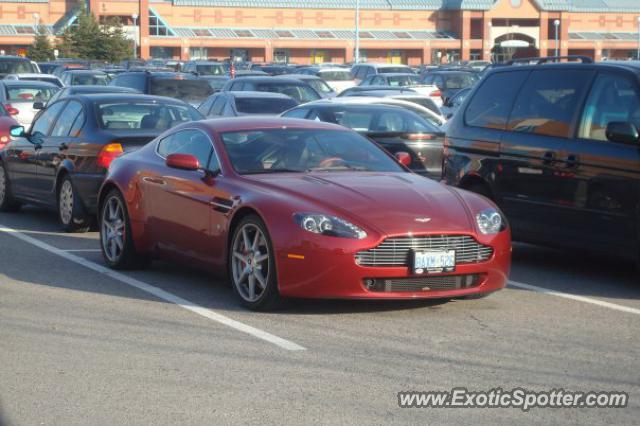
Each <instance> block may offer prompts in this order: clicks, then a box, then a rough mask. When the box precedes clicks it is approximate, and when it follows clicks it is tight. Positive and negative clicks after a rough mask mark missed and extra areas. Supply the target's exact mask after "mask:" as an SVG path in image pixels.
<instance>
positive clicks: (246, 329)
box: [0, 224, 306, 351]
mask: <svg viewBox="0 0 640 426" xmlns="http://www.w3.org/2000/svg"><path fill="white" fill-rule="evenodd" d="M0 232H5V233H7V234H9V235H12V236H14V237H16V238H18V239H20V240H22V241H24V242H26V243H29V244H31V245H34V246H36V247H39V248H41V249H43V250H46V251H48V252H49V253H52V254H55V255H57V256H60V257H63V258H65V259H67V260H69V261H71V262H74V263H77V264H78V265H82V266H84V267H85V268H89V269H91V270H93V271H95V272H98V273H100V274H103V275H106V276H108V277H110V278H113V279H114V280H117V281H120V282H121V283H123V284H127V285H129V286H131V287H135V288H137V289H139V290H142V291H144V292H146V293H149V294H152V295H154V296H155V297H157V298H159V299H162V300H165V301H167V302H171V303H175V304H176V305H178V306H180V307H182V308H184V309H187V310H189V311H191V312H194V313H196V314H198V315H200V316H203V317H205V318H208V319H210V320H213V321H215V322H218V323H220V324H223V325H226V326H227V327H231V328H233V329H235V330H238V331H242V332H243V333H247V334H249V335H251V336H253V337H256V338H258V339H262V340H264V341H266V342H269V343H272V344H274V345H276V346H279V347H281V348H283V349H286V350H288V351H304V350H306V348H305V347H304V346H300V345H298V344H296V343H294V342H291V341H289V340H286V339H283V338H281V337H278V336H275V335H273V334H271V333H268V332H266V331H263V330H260V329H258V328H255V327H252V326H250V325H247V324H244V323H242V322H239V321H236V320H233V319H231V318H229V317H227V316H224V315H222V314H219V313H218V312H216V311H214V310H212V309H209V308H205V307H203V306H199V305H196V304H195V303H193V302H190V301H188V300H186V299H183V298H181V297H179V296H176V295H175V294H172V293H169V292H168V291H165V290H162V289H161V288H158V287H155V286H152V285H151V284H147V283H146V282H144V281H140V280H137V279H135V278H131V277H129V276H127V275H125V274H122V273H120V272H117V271H114V270H111V269H109V268H107V267H105V266H102V265H98V264H97V263H94V262H91V261H89V260H87V259H84V258H82V257H80V256H76V255H74V254H71V253H69V252H68V251H65V250H61V249H59V248H57V247H54V246H51V245H49V244H47V243H44V242H42V241H40V240H38V239H36V238H33V237H30V236H28V235H25V234H23V233H22V232H20V231H18V230H16V229H13V228H9V227H6V226H4V225H2V224H0Z"/></svg>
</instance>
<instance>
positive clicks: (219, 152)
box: [99, 118, 511, 309]
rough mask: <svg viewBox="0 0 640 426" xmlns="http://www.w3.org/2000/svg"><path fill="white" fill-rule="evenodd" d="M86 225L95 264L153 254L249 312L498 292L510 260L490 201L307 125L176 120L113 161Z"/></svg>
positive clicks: (369, 145) (353, 136)
mask: <svg viewBox="0 0 640 426" xmlns="http://www.w3.org/2000/svg"><path fill="white" fill-rule="evenodd" d="M397 155H398V157H399V158H403V159H407V154H406V153H399V154H397ZM99 220H100V233H101V236H100V237H101V247H102V252H103V255H104V259H105V261H106V263H107V264H108V265H109V266H111V267H113V268H127V267H132V266H135V265H140V264H144V263H146V262H147V261H148V260H149V259H150V258H152V257H156V256H157V257H168V258H170V259H177V260H182V261H188V262H190V263H192V264H195V265H201V266H204V267H205V268H207V269H208V270H212V269H213V270H215V271H217V272H220V273H224V272H227V273H228V276H229V277H230V280H231V282H232V284H233V287H234V289H235V291H236V292H237V294H238V295H239V296H240V298H241V300H242V302H243V303H244V304H245V305H246V306H248V307H249V308H252V309H268V308H272V307H274V306H275V305H276V304H277V303H278V302H279V300H280V299H281V298H282V297H305V298H354V299H358V298H367V299H416V298H450V297H458V296H476V297H477V296H481V295H485V294H488V293H490V292H493V291H496V290H499V289H501V288H503V287H504V285H505V283H506V280H507V275H508V272H509V266H510V258H511V242H510V241H511V239H510V231H509V229H508V226H507V223H506V222H505V220H504V219H503V217H502V214H501V212H500V211H499V210H498V209H497V208H496V206H495V205H494V204H493V203H492V202H491V201H489V200H488V199H486V198H484V197H482V196H479V195H476V194H473V193H471V192H466V191H463V190H459V189H456V188H452V187H448V186H445V185H442V184H440V183H437V182H435V181H432V180H429V179H426V178H423V177H421V176H419V175H417V174H414V173H411V172H410V171H408V169H407V168H406V167H404V166H403V165H401V164H400V163H399V162H398V161H396V159H394V158H393V157H392V156H391V155H390V154H388V153H386V152H385V151H384V150H382V149H381V148H379V147H378V146H377V145H376V144H375V143H373V142H371V141H369V140H368V139H366V138H365V137H363V136H361V135H359V134H357V133H356V132H353V131H351V130H347V129H345V128H343V127H339V126H337V125H333V124H328V123H320V122H313V121H309V120H296V119H282V118H272V119H270V118H235V119H228V120H209V121H201V122H192V123H186V124H183V125H179V126H177V127H175V128H173V129H171V130H169V131H167V132H165V133H164V134H163V135H161V136H160V137H158V138H157V139H155V140H154V141H152V142H150V143H149V144H147V145H145V146H144V147H143V148H141V149H140V150H138V151H135V152H132V153H130V154H126V155H124V156H122V157H121V158H118V159H117V160H115V161H114V162H113V164H112V165H111V167H110V169H109V172H108V175H107V179H106V181H105V183H104V185H103V187H102V189H101V191H100V197H99Z"/></svg>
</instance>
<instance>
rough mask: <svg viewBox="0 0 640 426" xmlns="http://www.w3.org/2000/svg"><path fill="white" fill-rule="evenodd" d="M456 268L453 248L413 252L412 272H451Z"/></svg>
mask: <svg viewBox="0 0 640 426" xmlns="http://www.w3.org/2000/svg"><path fill="white" fill-rule="evenodd" d="M455 268H456V251H455V250H437V251H436V250H433V251H414V252H413V272H414V273H416V274H422V273H424V272H429V273H438V272H453V270H454V269H455Z"/></svg>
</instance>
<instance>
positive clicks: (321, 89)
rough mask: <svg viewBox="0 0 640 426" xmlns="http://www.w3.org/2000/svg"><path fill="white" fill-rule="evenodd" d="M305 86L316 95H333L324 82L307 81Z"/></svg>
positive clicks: (329, 87)
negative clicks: (310, 88)
mask: <svg viewBox="0 0 640 426" xmlns="http://www.w3.org/2000/svg"><path fill="white" fill-rule="evenodd" d="M307 84H308V85H309V86H311V87H312V88H313V89H314V90H315V91H316V92H318V93H325V94H327V93H333V89H332V88H331V86H329V85H328V84H327V83H326V82H325V81H324V80H307Z"/></svg>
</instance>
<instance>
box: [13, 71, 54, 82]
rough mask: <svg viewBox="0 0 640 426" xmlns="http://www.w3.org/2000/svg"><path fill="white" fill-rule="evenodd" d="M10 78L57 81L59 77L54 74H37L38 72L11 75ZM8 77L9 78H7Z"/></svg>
mask: <svg viewBox="0 0 640 426" xmlns="http://www.w3.org/2000/svg"><path fill="white" fill-rule="evenodd" d="M9 75H10V76H16V77H18V78H20V77H25V78H28V77H37V78H50V79H52V80H54V79H55V80H57V79H58V77H56V76H55V75H53V74H42V73H36V72H20V73H16V74H9ZM7 77H8V76H7Z"/></svg>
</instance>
